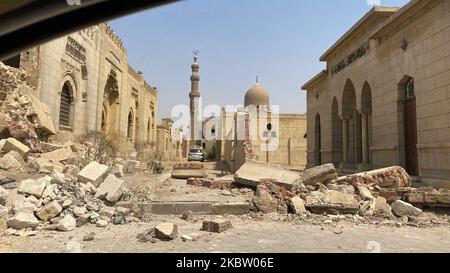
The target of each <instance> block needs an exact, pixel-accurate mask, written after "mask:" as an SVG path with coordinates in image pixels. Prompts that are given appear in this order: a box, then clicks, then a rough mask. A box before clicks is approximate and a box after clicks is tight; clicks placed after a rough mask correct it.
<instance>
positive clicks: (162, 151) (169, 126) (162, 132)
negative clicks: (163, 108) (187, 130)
mask: <svg viewBox="0 0 450 273" xmlns="http://www.w3.org/2000/svg"><path fill="white" fill-rule="evenodd" d="M182 136H183V134H182V130H181V129H179V128H173V120H172V119H170V118H164V119H163V120H162V122H161V125H158V128H157V146H156V147H157V149H156V154H157V158H159V159H162V160H172V161H180V160H181V158H182V142H183V140H182Z"/></svg>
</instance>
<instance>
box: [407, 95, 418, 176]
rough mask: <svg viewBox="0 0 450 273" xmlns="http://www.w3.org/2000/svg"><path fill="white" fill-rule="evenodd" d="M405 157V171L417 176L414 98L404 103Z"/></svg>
mask: <svg viewBox="0 0 450 273" xmlns="http://www.w3.org/2000/svg"><path fill="white" fill-rule="evenodd" d="M405 155H406V171H407V172H408V173H409V174H410V175H415V176H416V175H419V156H418V151H417V115H416V97H410V98H407V99H406V101H405Z"/></svg>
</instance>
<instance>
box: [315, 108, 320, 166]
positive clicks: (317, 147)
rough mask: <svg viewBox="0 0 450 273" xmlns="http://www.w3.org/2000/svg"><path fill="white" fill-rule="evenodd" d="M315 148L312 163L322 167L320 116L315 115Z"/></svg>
mask: <svg viewBox="0 0 450 273" xmlns="http://www.w3.org/2000/svg"><path fill="white" fill-rule="evenodd" d="M314 135H315V148H314V157H315V158H314V162H315V164H316V166H319V165H322V155H321V149H322V141H321V139H322V136H321V128H320V115H319V114H317V115H316V119H315V134H314Z"/></svg>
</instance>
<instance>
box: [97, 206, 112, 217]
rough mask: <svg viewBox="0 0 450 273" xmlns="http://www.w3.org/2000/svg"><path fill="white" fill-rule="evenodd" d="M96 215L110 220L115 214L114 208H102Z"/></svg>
mask: <svg viewBox="0 0 450 273" xmlns="http://www.w3.org/2000/svg"><path fill="white" fill-rule="evenodd" d="M98 214H99V215H100V216H105V217H107V218H111V217H113V216H114V214H116V208H114V207H104V208H101V209H100V210H99V212H98Z"/></svg>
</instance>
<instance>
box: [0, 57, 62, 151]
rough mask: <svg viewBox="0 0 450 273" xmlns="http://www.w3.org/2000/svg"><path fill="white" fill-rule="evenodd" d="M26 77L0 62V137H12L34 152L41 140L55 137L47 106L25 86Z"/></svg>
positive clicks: (33, 91) (18, 70)
mask: <svg viewBox="0 0 450 273" xmlns="http://www.w3.org/2000/svg"><path fill="white" fill-rule="evenodd" d="M26 79H27V74H26V73H25V71H24V70H22V69H16V68H12V67H9V66H6V65H4V64H3V63H1V62H0V101H1V104H0V136H1V137H2V138H4V137H7V136H11V137H14V138H15V139H18V140H19V141H21V142H22V143H25V144H26V145H27V146H28V147H30V148H31V149H32V150H33V151H40V150H41V147H40V141H39V140H40V139H44V140H45V139H48V137H49V136H51V135H54V134H55V128H54V126H53V122H52V120H51V113H50V110H49V108H48V106H47V105H46V104H44V103H42V102H41V101H40V100H39V99H37V98H36V97H35V96H34V94H36V90H35V89H34V88H33V87H31V86H29V85H28V84H27V82H26Z"/></svg>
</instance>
